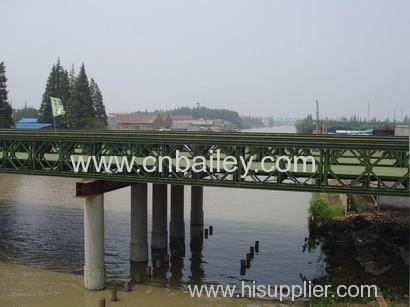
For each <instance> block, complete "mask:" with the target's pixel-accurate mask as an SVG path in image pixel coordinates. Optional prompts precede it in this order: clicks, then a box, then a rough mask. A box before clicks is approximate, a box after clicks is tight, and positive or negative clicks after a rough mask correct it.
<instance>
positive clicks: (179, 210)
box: [169, 185, 185, 256]
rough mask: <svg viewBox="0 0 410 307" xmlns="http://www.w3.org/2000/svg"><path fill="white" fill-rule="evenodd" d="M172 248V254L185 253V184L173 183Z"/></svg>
mask: <svg viewBox="0 0 410 307" xmlns="http://www.w3.org/2000/svg"><path fill="white" fill-rule="evenodd" d="M169 229H170V234H169V236H170V249H171V255H172V256H183V255H184V254H185V222H184V186H183V185H171V221H170V223H169Z"/></svg>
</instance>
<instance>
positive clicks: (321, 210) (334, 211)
mask: <svg viewBox="0 0 410 307" xmlns="http://www.w3.org/2000/svg"><path fill="white" fill-rule="evenodd" d="M344 214H345V212H344V209H343V207H342V206H341V205H339V206H336V207H333V206H331V205H330V204H329V202H328V201H327V200H326V199H324V198H323V197H322V196H321V195H320V193H314V194H313V196H312V199H311V200H310V208H309V220H310V222H311V223H312V224H313V225H318V224H320V223H323V222H326V221H329V220H331V219H333V218H335V217H337V216H343V215H344Z"/></svg>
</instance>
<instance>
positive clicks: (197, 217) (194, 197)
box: [191, 186, 204, 237]
mask: <svg viewBox="0 0 410 307" xmlns="http://www.w3.org/2000/svg"><path fill="white" fill-rule="evenodd" d="M203 191H204V190H203V187H202V186H192V187H191V236H194V237H198V236H202V233H203V229H204V210H203V207H204V205H203V194H204V192H203Z"/></svg>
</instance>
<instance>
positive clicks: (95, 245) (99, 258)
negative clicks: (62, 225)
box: [84, 194, 105, 290]
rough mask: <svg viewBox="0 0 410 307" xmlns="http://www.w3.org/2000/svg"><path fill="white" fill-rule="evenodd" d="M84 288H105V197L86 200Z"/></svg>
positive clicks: (98, 196) (92, 197) (97, 196)
mask: <svg viewBox="0 0 410 307" xmlns="http://www.w3.org/2000/svg"><path fill="white" fill-rule="evenodd" d="M84 260H85V265H84V287H85V288H86V289H88V290H101V289H104V288H105V265H104V195H103V194H99V195H96V196H91V197H87V198H85V199H84Z"/></svg>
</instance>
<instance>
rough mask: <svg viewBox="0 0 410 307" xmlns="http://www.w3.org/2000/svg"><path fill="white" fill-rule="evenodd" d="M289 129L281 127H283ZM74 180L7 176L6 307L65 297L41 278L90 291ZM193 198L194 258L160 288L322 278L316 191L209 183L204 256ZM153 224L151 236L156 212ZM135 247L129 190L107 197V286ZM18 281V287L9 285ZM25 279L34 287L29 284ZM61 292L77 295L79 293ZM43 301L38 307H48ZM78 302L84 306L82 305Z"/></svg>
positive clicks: (1, 297)
mask: <svg viewBox="0 0 410 307" xmlns="http://www.w3.org/2000/svg"><path fill="white" fill-rule="evenodd" d="M289 129H290V127H285V128H283V127H280V130H279V131H289ZM260 131H263V132H266V131H267V129H263V130H260ZM269 131H272V130H269ZM75 181H76V180H74V179H67V178H53V177H37V176H22V175H8V174H1V175H0V286H1V288H2V289H1V290H0V306H1V304H2V303H3V304H6V303H7V304H11V303H13V302H15V300H17V301H18V302H20V303H22V304H24V303H27V304H28V305H30V304H29V302H32V301H31V299H34V298H38V296H40V297H42V298H44V299H46V298H47V297H48V298H49V299H50V300H52V297H54V299H55V297H58V295H57V296H56V295H54V296H53V294H49V295H48V294H47V291H45V292H46V293H45V294H44V293H43V292H44V291H40V290H38V289H37V290H38V291H36V290H34V289H35V287H37V286H38V284H39V282H40V281H41V284H43V288H42V289H47V288H48V289H51V288H56V289H60V292H64V291H62V290H61V289H62V288H59V287H60V286H59V282H57V281H56V279H57V280H59V279H61V280H71V281H72V283H70V282H69V281H67V282H66V283H65V285H63V287H67V286H69V285H71V286H72V285H75V287H74V288H75V290H73V289H71V288H70V289H71V290H68V289H67V291H66V292H67V293H71V292H70V291H74V292H75V293H80V292H81V293H83V291H82V289H81V274H82V267H83V260H84V259H83V253H84V251H83V204H82V200H81V199H78V198H75V197H74V195H75ZM149 191H150V185H149ZM189 193H190V188H189V187H186V188H185V217H186V219H185V222H186V226H187V229H186V234H187V237H186V245H185V246H186V255H185V257H183V258H181V259H179V260H178V265H177V266H176V265H175V263H174V265H173V264H172V263H171V267H170V269H169V270H168V271H167V272H165V273H164V275H163V276H162V277H161V278H160V279H158V280H157V283H156V284H155V285H159V286H160V287H165V288H166V287H167V286H170V285H171V286H172V287H173V288H178V287H183V286H184V285H186V284H188V283H216V284H238V283H240V282H241V280H254V281H256V283H258V284H301V282H302V280H301V277H300V276H301V275H303V276H306V277H307V278H308V279H312V278H315V277H318V276H320V275H322V274H323V272H324V270H323V268H324V263H323V260H322V257H321V254H320V248H317V249H314V250H312V251H308V250H304V249H303V245H304V243H305V237H308V228H307V211H308V204H309V199H310V197H311V194H310V193H302V192H281V191H263V190H242V189H229V188H214V187H205V188H204V212H205V224H206V225H205V227H207V226H209V225H212V226H213V228H214V235H213V236H210V237H209V239H205V240H204V242H203V247H202V252H201V253H200V254H199V255H198V254H197V253H196V254H195V255H193V254H192V253H191V251H190V244H189V242H190V241H189V239H190V238H189V208H190V194H189ZM150 194H151V193H150V192H149V204H150V203H151V202H150V201H151V195H150ZM148 218H149V225H148V227H149V230H150V220H151V208H150V206H149V210H148ZM255 240H259V241H260V246H261V247H260V252H259V253H258V254H257V255H256V256H255V259H254V260H253V261H252V266H251V269H249V270H247V272H246V275H244V276H243V275H240V270H239V267H240V265H239V264H240V260H241V259H244V258H245V255H246V253H247V252H249V247H250V245H252V244H253V243H254V241H255ZM129 242H130V190H129V188H124V189H121V190H117V191H114V192H110V193H107V194H106V195H105V253H106V254H105V260H106V267H107V273H108V282H109V283H115V281H117V280H121V279H124V278H127V277H128V276H129V274H130V264H129ZM175 268H177V269H175ZM10 272H12V274H11V273H10ZM30 272H31V273H30ZM10 274H11V275H10ZM53 274H61V275H53ZM56 276H58V277H56ZM64 276H65V277H64ZM13 278H15V279H16V280H19V281H20V283H17V281H16V283H14V282H11V281H10V279H13ZM21 278H24V280H25V281H26V282H24V283H23V282H21ZM158 281H159V283H158ZM17 284H18V287H17V286H16V285H17ZM33 287H34V288H33ZM33 291H34V292H35V293H36V294H34V296H32V294H33ZM76 291H77V292H76ZM39 292H41V293H43V294H38V293H39ZM57 292H58V291H57ZM57 292H56V291H54V292H53V293H54V294H55V293H57ZM60 292H59V293H60ZM60 294H61V295H62V297H65V298H67V299H68V297H69V296H70V299H72V296H71V295H68V294H67V296H64V293H60ZM81 297H83V294H81ZM164 300H165V298H164ZM40 301H41V300H40ZM44 302H45V301H41V304H40V305H43V306H45V305H48V304H45V303H44ZM76 305H84V300H83V299H82V300H80V301H79V302H78V304H77V303H76ZM50 306H51V305H50Z"/></svg>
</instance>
